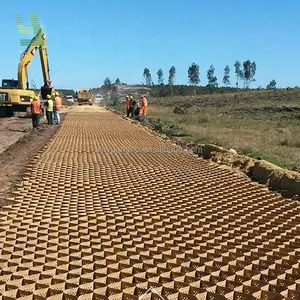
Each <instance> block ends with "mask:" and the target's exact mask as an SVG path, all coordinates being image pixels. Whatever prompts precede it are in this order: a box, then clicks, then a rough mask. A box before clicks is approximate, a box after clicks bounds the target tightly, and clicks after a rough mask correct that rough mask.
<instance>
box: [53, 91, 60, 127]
mask: <svg viewBox="0 0 300 300" xmlns="http://www.w3.org/2000/svg"><path fill="white" fill-rule="evenodd" d="M61 102H62V101H61V97H60V96H59V92H55V98H54V123H55V124H56V125H59V124H60V110H61Z"/></svg>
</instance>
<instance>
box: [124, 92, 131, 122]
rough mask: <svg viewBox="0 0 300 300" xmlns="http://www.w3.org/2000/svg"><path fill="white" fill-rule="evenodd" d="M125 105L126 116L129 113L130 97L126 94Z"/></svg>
mask: <svg viewBox="0 0 300 300" xmlns="http://www.w3.org/2000/svg"><path fill="white" fill-rule="evenodd" d="M125 106H126V114H127V118H128V117H129V113H130V98H129V96H128V95H126V100H125Z"/></svg>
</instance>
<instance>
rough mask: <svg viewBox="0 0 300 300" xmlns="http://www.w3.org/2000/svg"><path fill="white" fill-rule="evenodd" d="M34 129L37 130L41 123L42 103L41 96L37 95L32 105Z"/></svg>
mask: <svg viewBox="0 0 300 300" xmlns="http://www.w3.org/2000/svg"><path fill="white" fill-rule="evenodd" d="M30 108H31V118H32V127H33V130H37V128H38V126H39V123H40V114H41V103H40V99H39V97H37V96H35V97H34V98H33V100H32V102H31V105H30Z"/></svg>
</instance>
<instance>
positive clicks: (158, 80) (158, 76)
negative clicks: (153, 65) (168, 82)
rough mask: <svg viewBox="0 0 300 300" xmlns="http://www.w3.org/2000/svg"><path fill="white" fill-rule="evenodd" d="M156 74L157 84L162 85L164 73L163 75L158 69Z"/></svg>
mask: <svg viewBox="0 0 300 300" xmlns="http://www.w3.org/2000/svg"><path fill="white" fill-rule="evenodd" d="M156 74H157V82H158V84H163V83H164V78H163V76H164V73H163V70H162V69H159V70H158V71H157V73H156Z"/></svg>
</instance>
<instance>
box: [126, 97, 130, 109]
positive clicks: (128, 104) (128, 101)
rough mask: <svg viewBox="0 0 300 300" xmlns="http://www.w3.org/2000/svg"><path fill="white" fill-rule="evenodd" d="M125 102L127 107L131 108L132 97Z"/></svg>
mask: <svg viewBox="0 0 300 300" xmlns="http://www.w3.org/2000/svg"><path fill="white" fill-rule="evenodd" d="M125 103H126V108H127V109H129V107H130V99H126V102H125Z"/></svg>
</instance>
